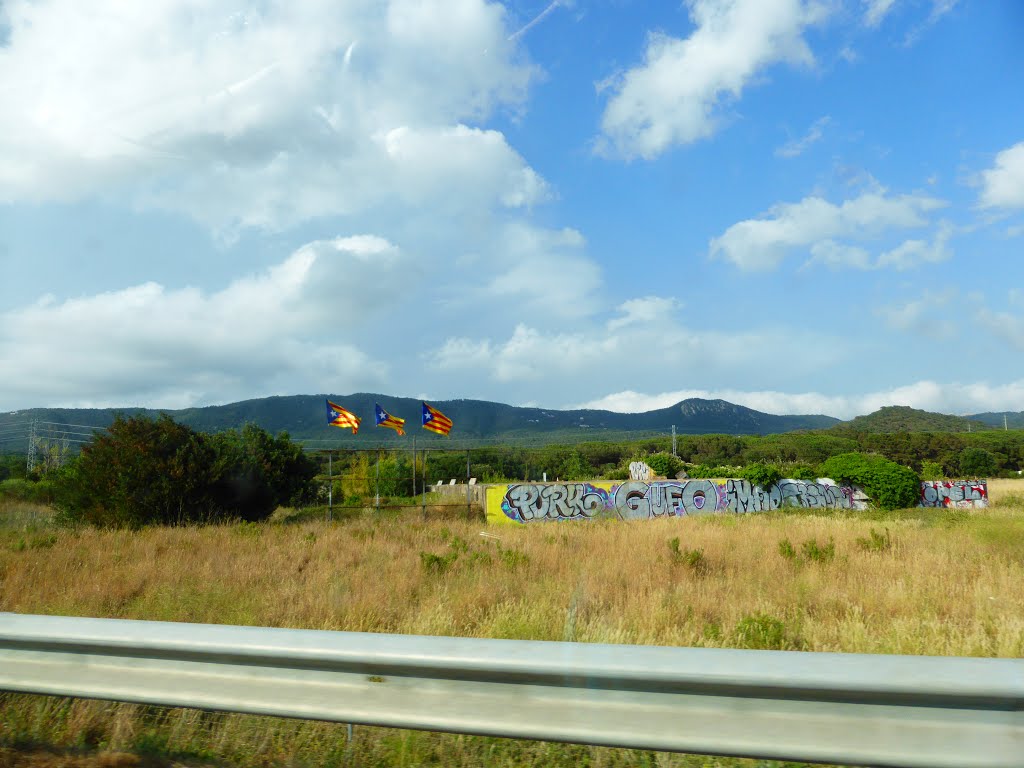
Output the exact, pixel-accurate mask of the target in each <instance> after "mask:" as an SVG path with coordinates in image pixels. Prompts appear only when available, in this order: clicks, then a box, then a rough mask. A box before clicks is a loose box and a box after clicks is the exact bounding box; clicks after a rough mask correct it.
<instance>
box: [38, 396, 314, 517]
mask: <svg viewBox="0 0 1024 768" xmlns="http://www.w3.org/2000/svg"><path fill="white" fill-rule="evenodd" d="M315 473H316V466H315V463H314V462H313V461H312V460H310V459H309V458H308V457H307V456H306V455H305V454H304V453H303V451H302V448H301V447H300V446H298V445H296V444H294V443H292V442H291V440H290V439H289V438H288V436H287V435H286V434H282V435H280V436H278V437H271V436H270V435H269V434H267V433H266V432H265V431H264V430H262V429H260V428H259V427H256V426H254V425H247V426H246V427H244V428H243V429H242V430H241V431H240V432H234V431H231V432H226V433H222V434H219V435H215V436H212V437H210V436H207V435H205V434H202V433H200V432H195V431H194V430H192V429H190V428H189V427H186V426H184V425H182V424H178V423H176V422H175V421H173V420H172V419H171V418H170V417H169V416H167V415H162V416H160V417H159V418H157V419H150V418H148V417H145V416H133V417H131V418H127V419H126V418H123V417H121V416H117V417H116V418H115V419H114V423H113V425H111V427H110V429H109V430H108V431H107V432H105V433H102V434H98V435H97V436H95V437H94V438H93V439H92V441H91V442H90V443H89V444H88V445H86V446H85V447H84V448H83V449H82V453H81V456H79V458H77V459H76V460H74V461H72V462H71V463H70V464H69V465H68V466H66V467H64V468H63V469H62V470H59V471H57V472H56V473H54V475H53V484H54V487H55V493H56V502H57V505H58V507H59V508H60V509H61V511H62V512H64V514H65V515H66V516H67V517H68V518H69V519H71V520H76V521H80V522H84V523H89V524H93V525H100V526H112V527H139V526H143V525H154V524H156V525H181V524H185V523H193V522H212V521H215V520H221V519H235V518H241V519H244V520H249V521H255V520H263V519H265V518H266V517H268V516H269V515H270V514H271V513H272V512H273V511H274V509H275V508H276V507H277V505H279V504H282V503H286V502H288V501H291V500H294V499H299V498H302V497H303V496H304V495H308V494H310V493H311V492H312V484H311V481H312V478H313V476H314V475H315Z"/></svg>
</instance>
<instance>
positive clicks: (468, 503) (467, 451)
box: [466, 448, 473, 519]
mask: <svg viewBox="0 0 1024 768" xmlns="http://www.w3.org/2000/svg"><path fill="white" fill-rule="evenodd" d="M472 490H473V489H472V488H470V487H469V448H467V449H466V518H467V519H468V518H469V516H470V515H471V514H472V512H473V508H472V506H471V504H470V492H471V491H472Z"/></svg>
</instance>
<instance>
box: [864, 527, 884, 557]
mask: <svg viewBox="0 0 1024 768" xmlns="http://www.w3.org/2000/svg"><path fill="white" fill-rule="evenodd" d="M857 546H858V547H860V548H861V549H863V550H864V551H866V552H887V551H889V550H890V549H892V536H890V535H889V529H888V528H886V529H885V533H884V534H881V533H879V532H878V531H876V530H875V529H874V528H872V529H871V533H870V535H869V536H868V537H867V538H864V537H862V536H858V537H857Z"/></svg>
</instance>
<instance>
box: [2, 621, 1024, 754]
mask: <svg viewBox="0 0 1024 768" xmlns="http://www.w3.org/2000/svg"><path fill="white" fill-rule="evenodd" d="M0 690H4V691H19V692H25V693H36V694H52V695H58V696H76V697H86V698H97V699H110V700H117V701H127V702H140V703H148V704H159V705H165V706H175V707H195V708H200V709H210V710H223V711H230V712H246V713H254V714H262V715H279V716H283V717H296V718H305V719H316V720H330V721H338V722H344V723H356V724H366V725H380V726H390V727H397V728H415V729H422V730H434V731H452V732H458V733H470V734H485V735H492V736H505V737H512V738H520V739H540V740H551V741H565V742H576V743H582V744H598V745H606V746H616V747H631V748H642V749H652V750H666V751H679V752H697V753H706V754H721V755H735V756H743V757H760V758H774V759H781V760H806V761H817V762H832V763H846V764H859V765H878V766H922V767H924V766H928V767H929V768H941V767H942V766H950V768H953V767H954V766H955V767H956V768H969V767H971V766H986V767H992V766H1022V765H1024V719H1022V717H1024V715H1022V712H1021V710H1022V707H1024V661H1017V660H1012V659H962V658H938V657H910V656H906V657H904V656H867V655H859V654H832V653H796V652H780V651H737V650H715V649H699V648H662V647H648V646H624V645H596V644H585V643H553V642H536V641H516V640H478V639H467V638H453V637H419V636H410V635H383V634H362V633H351V632H324V631H311V630H291V629H267V628H260V627H231V626H218V625H203V624H177V623H164V622H145V621H121V620H110V619H80V618H67V617H59V616H28V615H19V614H10V613H0Z"/></svg>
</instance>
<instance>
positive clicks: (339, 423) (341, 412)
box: [327, 400, 360, 435]
mask: <svg viewBox="0 0 1024 768" xmlns="http://www.w3.org/2000/svg"><path fill="white" fill-rule="evenodd" d="M359 421H360V419H359V417H358V416H356V415H355V414H354V413H350V412H349V411H346V410H345V409H344V408H342V407H341V406H340V405H338V404H337V403H332V402H331V401H330V400H328V401H327V424H328V425H329V426H332V427H341V428H343V429H344V428H347V427H352V434H353V435H355V434H358V432H359Z"/></svg>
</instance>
